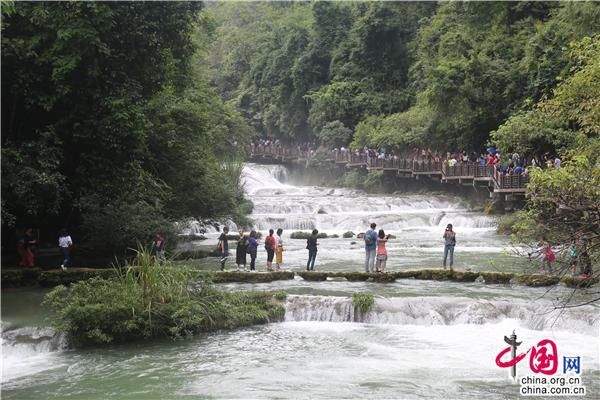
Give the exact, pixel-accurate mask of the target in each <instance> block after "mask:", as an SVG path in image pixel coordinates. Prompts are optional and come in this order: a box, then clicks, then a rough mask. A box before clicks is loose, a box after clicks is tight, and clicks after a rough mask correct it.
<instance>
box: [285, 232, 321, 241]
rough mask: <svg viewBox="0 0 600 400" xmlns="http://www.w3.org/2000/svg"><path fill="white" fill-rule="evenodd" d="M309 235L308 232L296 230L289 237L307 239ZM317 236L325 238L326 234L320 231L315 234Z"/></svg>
mask: <svg viewBox="0 0 600 400" xmlns="http://www.w3.org/2000/svg"><path fill="white" fill-rule="evenodd" d="M311 236H312V234H311V233H310V232H302V231H296V232H293V233H292V234H291V235H290V238H292V239H308V238H309V237H311ZM317 238H318V239H326V238H327V234H326V233H325V232H321V233H319V234H317Z"/></svg>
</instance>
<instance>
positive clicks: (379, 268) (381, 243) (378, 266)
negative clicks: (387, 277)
mask: <svg viewBox="0 0 600 400" xmlns="http://www.w3.org/2000/svg"><path fill="white" fill-rule="evenodd" d="M377 236H378V237H377V262H376V263H375V272H385V264H386V262H387V249H386V248H385V244H386V242H387V241H388V238H389V235H388V236H385V232H384V231H383V229H380V230H379V234H378V235H377Z"/></svg>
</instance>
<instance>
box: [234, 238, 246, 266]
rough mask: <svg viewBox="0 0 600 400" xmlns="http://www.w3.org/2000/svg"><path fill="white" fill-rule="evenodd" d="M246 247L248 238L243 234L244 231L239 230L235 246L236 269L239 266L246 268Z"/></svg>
mask: <svg viewBox="0 0 600 400" xmlns="http://www.w3.org/2000/svg"><path fill="white" fill-rule="evenodd" d="M247 247H248V238H247V237H246V236H244V231H243V230H240V238H239V239H238V240H237V246H236V248H235V263H236V265H237V269H238V271H239V270H240V268H243V270H244V271H245V270H246V252H247Z"/></svg>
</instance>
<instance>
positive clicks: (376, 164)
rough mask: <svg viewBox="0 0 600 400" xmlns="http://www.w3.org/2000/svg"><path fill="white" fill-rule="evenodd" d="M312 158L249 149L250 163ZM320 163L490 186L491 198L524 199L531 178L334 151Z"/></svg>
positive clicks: (277, 149)
mask: <svg viewBox="0 0 600 400" xmlns="http://www.w3.org/2000/svg"><path fill="white" fill-rule="evenodd" d="M311 158H312V155H311V154H310V152H308V151H302V150H299V149H293V148H288V147H283V146H253V147H252V148H251V149H250V160H251V161H254V162H258V163H260V162H271V163H279V164H291V163H297V164H302V163H306V162H307V161H308V160H310V159H311ZM321 162H325V163H331V164H333V165H339V166H344V167H346V168H365V169H367V170H381V171H393V172H396V174H397V176H398V177H403V178H414V179H419V178H420V177H428V178H431V179H435V180H438V179H439V180H440V182H442V183H458V184H461V185H472V186H475V187H477V186H482V187H487V188H488V190H489V192H490V196H494V195H503V196H506V197H508V196H525V194H526V193H527V184H528V182H529V179H528V177H526V176H523V175H505V174H503V173H501V172H500V171H499V170H498V169H497V168H496V167H495V166H493V165H479V164H477V163H473V162H466V163H461V164H457V165H456V166H453V167H451V166H449V165H448V163H446V162H442V161H427V160H406V159H400V158H392V159H380V158H376V157H369V156H368V155H366V154H356V153H353V152H350V151H347V152H340V151H332V152H331V157H330V158H328V159H326V160H321Z"/></svg>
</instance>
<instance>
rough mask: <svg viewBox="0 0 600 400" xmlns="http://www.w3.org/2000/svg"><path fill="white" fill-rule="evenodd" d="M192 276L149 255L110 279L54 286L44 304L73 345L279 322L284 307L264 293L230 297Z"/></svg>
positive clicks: (143, 254) (141, 252)
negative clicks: (196, 284) (195, 281)
mask: <svg viewBox="0 0 600 400" xmlns="http://www.w3.org/2000/svg"><path fill="white" fill-rule="evenodd" d="M192 282H193V274H192V271H191V270H190V269H188V268H185V267H184V268H175V267H173V266H172V265H169V264H161V265H159V264H157V263H155V262H154V259H153V258H152V257H151V255H150V253H149V252H148V251H147V250H144V249H142V250H139V251H137V256H136V259H135V261H134V263H133V265H130V266H126V267H124V268H121V269H118V268H115V271H114V274H113V276H112V277H107V278H101V277H95V278H92V279H89V280H87V281H83V282H78V283H74V284H73V285H71V288H69V289H67V288H66V287H65V286H58V287H57V288H55V289H54V290H53V291H51V292H50V293H49V294H48V295H47V296H46V298H45V300H44V303H43V304H44V305H46V306H48V307H50V309H51V311H52V312H53V316H52V319H51V323H52V325H53V326H54V327H55V328H57V329H58V330H60V331H62V332H65V333H66V334H67V336H68V337H69V339H70V340H71V342H72V343H73V344H74V345H88V344H106V343H111V342H125V341H128V340H135V339H142V338H148V337H154V336H172V337H179V336H187V335H192V334H196V333H199V332H205V331H210V330H214V329H222V328H235V327H238V326H245V325H249V324H256V323H266V322H269V321H278V320H281V319H283V315H284V313H285V310H284V308H283V307H282V306H281V305H279V304H276V303H274V302H273V301H272V299H273V295H272V294H270V293H266V292H242V293H232V292H223V291H219V290H216V289H215V288H214V287H212V286H210V285H209V284H207V283H205V282H203V283H202V284H200V285H199V287H195V288H192V286H191V283H192Z"/></svg>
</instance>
